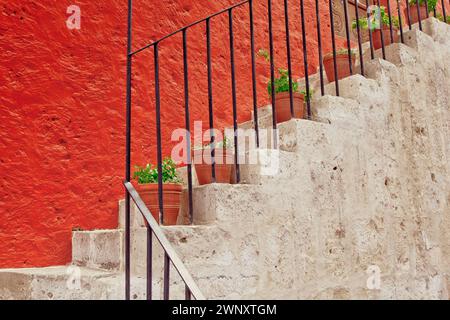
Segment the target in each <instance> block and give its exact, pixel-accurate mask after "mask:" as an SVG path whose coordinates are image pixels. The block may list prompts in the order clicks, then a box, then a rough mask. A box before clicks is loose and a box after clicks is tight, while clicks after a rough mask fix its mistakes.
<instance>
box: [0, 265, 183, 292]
mask: <svg viewBox="0 0 450 320" xmlns="http://www.w3.org/2000/svg"><path fill="white" fill-rule="evenodd" d="M153 276H154V279H153V281H152V283H153V286H152V291H153V292H152V299H154V300H161V299H162V297H163V281H162V273H159V272H158V273H154V275H153ZM170 276H171V278H170V298H171V299H184V285H183V282H182V281H181V278H180V277H179V276H178V274H177V271H176V270H175V269H174V267H173V266H172V265H171V270H170ZM124 282H125V276H124V273H111V272H105V271H100V270H93V269H89V268H84V267H78V266H57V267H47V268H29V269H0V300H124V299H125V283H124ZM146 288H147V280H146V277H145V273H143V275H142V276H136V275H133V276H132V277H131V299H132V300H144V299H146Z"/></svg>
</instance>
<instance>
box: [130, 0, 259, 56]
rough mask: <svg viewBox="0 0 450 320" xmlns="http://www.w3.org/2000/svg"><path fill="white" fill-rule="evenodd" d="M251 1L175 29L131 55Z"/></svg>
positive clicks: (132, 53)
mask: <svg viewBox="0 0 450 320" xmlns="http://www.w3.org/2000/svg"><path fill="white" fill-rule="evenodd" d="M250 1H251V0H245V1H242V2H239V3H237V4H234V5H232V6H229V7H227V8H225V9H223V10H220V11H218V12H216V13H214V14H211V15H209V16H208V17H206V18H203V19H200V20H197V21H195V22H192V23H190V24H188V25H186V26H184V27H183V28H180V29H178V30H175V31H173V32H171V33H169V34H168V35H166V36H164V37H162V38H159V39H158V40H156V41H153V42H151V43H149V44H147V45H145V46H143V47H142V48H139V49H137V50H136V51H133V52H130V53H129V55H131V56H134V55H135V54H138V53H139V52H142V51H144V50H146V49H148V48H150V47H153V46H155V45H156V44H158V43H159V42H161V41H163V40H165V39H168V38H170V37H172V36H174V35H176V34H177V33H180V32H182V31H184V30H186V29H189V28H191V27H193V26H195V25H197V24H199V23H202V22H205V21H207V20H210V19H211V18H214V17H216V16H218V15H221V14H222V13H225V12H228V11H230V10H231V9H234V8H237V7H240V6H242V5H244V4H246V3H249V2H250Z"/></svg>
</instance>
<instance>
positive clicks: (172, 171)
mask: <svg viewBox="0 0 450 320" xmlns="http://www.w3.org/2000/svg"><path fill="white" fill-rule="evenodd" d="M176 169H177V166H176V165H175V162H174V161H173V160H172V159H171V158H165V159H164V160H163V162H162V181H163V183H181V182H182V180H181V179H180V177H179V176H178V173H177V170H176ZM133 178H134V179H137V180H138V183H140V184H147V183H158V167H157V166H156V167H153V165H151V164H147V165H146V166H145V167H140V166H136V171H135V172H134V174H133Z"/></svg>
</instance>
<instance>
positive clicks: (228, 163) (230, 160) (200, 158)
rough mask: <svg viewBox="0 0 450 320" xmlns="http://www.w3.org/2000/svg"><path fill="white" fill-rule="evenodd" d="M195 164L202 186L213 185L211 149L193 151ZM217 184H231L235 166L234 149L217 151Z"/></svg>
mask: <svg viewBox="0 0 450 320" xmlns="http://www.w3.org/2000/svg"><path fill="white" fill-rule="evenodd" d="M192 154H193V155H194V159H193V163H194V166H195V172H196V173H197V180H198V183H199V184H200V185H205V184H209V183H212V182H213V180H212V168H211V163H212V159H211V149H209V148H205V149H199V150H193V151H192ZM214 162H215V173H216V181H215V182H216V183H231V172H232V169H233V164H234V157H233V151H232V149H222V148H217V149H215V154H214Z"/></svg>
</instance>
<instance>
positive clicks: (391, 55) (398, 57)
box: [364, 35, 417, 66]
mask: <svg viewBox="0 0 450 320" xmlns="http://www.w3.org/2000/svg"><path fill="white" fill-rule="evenodd" d="M405 37H406V35H405ZM384 50H385V57H386V59H384V60H387V61H389V62H391V63H393V64H395V65H396V66H402V65H408V64H415V63H417V52H416V50H414V49H413V48H411V47H409V46H408V45H406V44H403V43H393V44H390V45H388V46H386V47H385V49H384ZM374 59H383V50H382V49H378V50H375V51H374ZM369 61H371V55H370V50H369V51H366V52H365V53H364V62H365V63H368V62H369Z"/></svg>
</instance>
